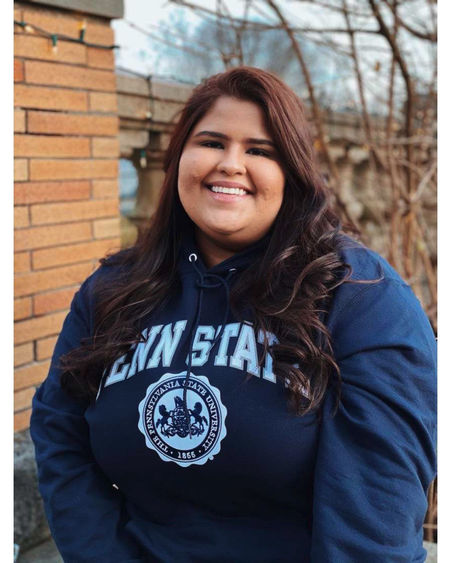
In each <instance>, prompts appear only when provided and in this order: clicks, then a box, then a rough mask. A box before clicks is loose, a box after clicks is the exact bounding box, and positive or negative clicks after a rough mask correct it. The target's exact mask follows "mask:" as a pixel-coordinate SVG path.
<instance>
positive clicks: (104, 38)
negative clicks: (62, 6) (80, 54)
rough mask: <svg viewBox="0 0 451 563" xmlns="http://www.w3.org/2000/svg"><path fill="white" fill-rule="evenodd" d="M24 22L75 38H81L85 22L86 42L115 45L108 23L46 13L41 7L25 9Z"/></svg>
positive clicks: (51, 12)
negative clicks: (81, 25)
mask: <svg viewBox="0 0 451 563" xmlns="http://www.w3.org/2000/svg"><path fill="white" fill-rule="evenodd" d="M24 21H26V22H27V23H30V24H32V25H33V24H34V25H36V26H37V27H40V28H41V29H50V30H52V33H57V34H60V35H68V36H69V37H75V38H78V37H79V36H80V23H81V22H83V21H85V22H86V32H85V41H87V42H89V43H101V44H102V45H112V44H113V43H114V32H113V30H112V29H111V28H110V27H109V25H108V23H98V22H95V21H93V20H92V19H90V18H83V17H82V16H74V15H66V14H62V13H60V12H55V11H54V10H52V11H50V10H49V11H46V10H43V9H42V8H41V7H39V8H38V9H32V8H29V9H25V10H24Z"/></svg>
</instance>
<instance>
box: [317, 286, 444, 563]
mask: <svg viewBox="0 0 451 563" xmlns="http://www.w3.org/2000/svg"><path fill="white" fill-rule="evenodd" d="M347 285H348V288H349V284H347ZM354 287H357V288H358V289H357V290H355V293H354V296H353V297H352V298H350V299H348V300H347V301H346V302H345V303H344V305H343V306H342V307H341V308H340V309H338V310H337V311H335V312H334V313H333V314H332V312H331V317H330V324H329V330H330V331H331V334H332V338H333V344H334V351H335V357H336V359H337V361H338V365H339V367H340V371H341V376H342V396H341V402H340V406H339V409H338V411H337V412H336V415H335V416H332V415H333V410H334V407H335V395H334V394H333V393H332V392H331V391H330V392H329V393H328V394H327V396H326V400H325V403H324V410H323V417H322V421H321V429H320V435H319V444H318V455H317V461H316V466H315V474H314V495H313V524H312V525H313V535H312V550H311V561H312V563H336V562H340V563H351V562H353V563H354V562H356V561H365V563H376V562H377V563H382V562H383V563H392V562H393V563H394V562H399V563H401V562H405V563H407V562H409V563H411V562H415V563H419V562H423V561H424V560H425V555H426V552H425V550H424V549H423V547H422V541H423V527H422V526H423V522H424V517H425V514H426V510H427V489H428V487H429V484H430V483H431V481H432V480H433V478H434V476H435V473H436V470H435V464H436V455H435V439H436V430H435V429H436V415H435V413H436V347H435V338H434V334H433V331H432V329H431V326H430V323H429V321H428V319H427V317H426V315H425V313H424V312H423V310H422V308H421V305H420V303H419V301H418V299H417V298H416V297H415V295H414V294H413V292H412V290H411V289H410V287H409V286H408V285H406V284H405V283H401V282H400V281H398V280H396V279H395V280H393V279H385V280H383V281H382V282H379V283H376V284H371V285H367V284H365V285H363V286H362V285H358V286H355V285H354ZM345 291H348V289H346V290H345Z"/></svg>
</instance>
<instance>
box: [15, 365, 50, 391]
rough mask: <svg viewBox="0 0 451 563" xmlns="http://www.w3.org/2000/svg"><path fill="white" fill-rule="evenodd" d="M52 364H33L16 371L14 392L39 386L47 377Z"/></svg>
mask: <svg viewBox="0 0 451 563" xmlns="http://www.w3.org/2000/svg"><path fill="white" fill-rule="evenodd" d="M49 368H50V362H49V361H47V362H39V363H35V364H31V365H30V366H26V367H23V368H18V369H16V370H15V371H14V390H15V391H17V390H19V389H25V388H26V387H30V385H38V384H39V383H41V382H42V381H44V379H45V378H46V377H47V374H48V372H49Z"/></svg>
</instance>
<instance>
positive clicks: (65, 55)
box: [14, 34, 86, 64]
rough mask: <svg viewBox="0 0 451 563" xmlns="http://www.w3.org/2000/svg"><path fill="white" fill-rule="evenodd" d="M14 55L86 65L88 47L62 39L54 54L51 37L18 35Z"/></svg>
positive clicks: (15, 38) (15, 37)
mask: <svg viewBox="0 0 451 563" xmlns="http://www.w3.org/2000/svg"><path fill="white" fill-rule="evenodd" d="M14 55H15V56H16V57H25V58H27V59H42V60H45V61H58V62H64V63H75V64H86V47H85V46H84V45H80V44H78V43H72V42H69V41H64V40H63V39H60V40H59V41H58V49H57V52H56V53H54V52H53V49H52V41H51V39H50V37H49V38H47V37H40V36H39V35H32V34H16V35H15V36H14Z"/></svg>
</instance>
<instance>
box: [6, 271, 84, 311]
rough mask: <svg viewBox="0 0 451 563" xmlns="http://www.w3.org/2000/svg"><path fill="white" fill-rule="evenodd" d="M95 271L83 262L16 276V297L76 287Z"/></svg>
mask: <svg viewBox="0 0 451 563" xmlns="http://www.w3.org/2000/svg"><path fill="white" fill-rule="evenodd" d="M93 269H94V268H93V265H92V263H91V262H83V263H81V264H74V265H73V266H64V267H63V268H51V269H48V270H40V271H38V272H30V273H28V274H22V275H19V276H15V278H14V295H16V296H17V297H21V296H22V295H31V294H33V293H38V292H40V291H46V290H48V289H56V288H61V287H64V286H68V285H75V284H77V283H80V282H82V281H83V280H84V279H86V278H87V277H88V276H89V274H91V273H92V271H93ZM35 314H36V312H35Z"/></svg>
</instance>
